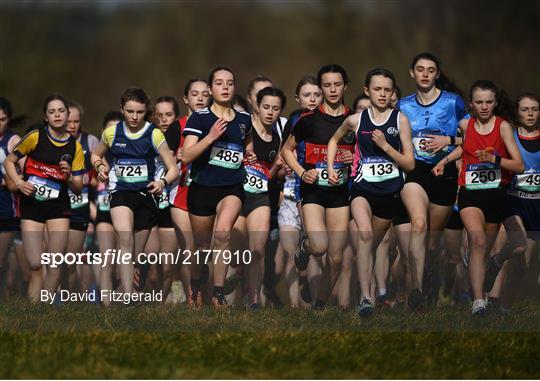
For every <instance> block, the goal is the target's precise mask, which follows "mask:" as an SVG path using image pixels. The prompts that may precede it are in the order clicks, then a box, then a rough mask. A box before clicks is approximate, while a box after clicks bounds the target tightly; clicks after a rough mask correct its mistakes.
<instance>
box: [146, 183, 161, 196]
mask: <svg viewBox="0 0 540 381" xmlns="http://www.w3.org/2000/svg"><path fill="white" fill-rule="evenodd" d="M146 188H148V192H150V193H152V194H155V195H160V194H161V192H163V188H165V183H164V182H163V181H161V180H158V181H152V182H150V183H148V185H147V186H146Z"/></svg>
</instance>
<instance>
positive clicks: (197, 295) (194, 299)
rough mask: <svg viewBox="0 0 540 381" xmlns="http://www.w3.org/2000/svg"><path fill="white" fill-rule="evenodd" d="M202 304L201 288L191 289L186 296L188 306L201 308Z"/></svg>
mask: <svg viewBox="0 0 540 381" xmlns="http://www.w3.org/2000/svg"><path fill="white" fill-rule="evenodd" d="M202 305H203V300H202V292H201V290H196V289H192V290H191V291H190V293H189V297H188V307H189V308H193V309H197V308H201V307H202Z"/></svg>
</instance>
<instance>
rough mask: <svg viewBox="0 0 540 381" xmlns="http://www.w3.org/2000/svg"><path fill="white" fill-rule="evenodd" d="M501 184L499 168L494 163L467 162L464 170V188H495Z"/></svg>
mask: <svg viewBox="0 0 540 381" xmlns="http://www.w3.org/2000/svg"><path fill="white" fill-rule="evenodd" d="M500 184H501V168H500V166H498V165H496V164H491V163H481V164H469V165H467V169H466V172H465V188H466V189H469V190H479V189H495V188H498V187H499V185H500Z"/></svg>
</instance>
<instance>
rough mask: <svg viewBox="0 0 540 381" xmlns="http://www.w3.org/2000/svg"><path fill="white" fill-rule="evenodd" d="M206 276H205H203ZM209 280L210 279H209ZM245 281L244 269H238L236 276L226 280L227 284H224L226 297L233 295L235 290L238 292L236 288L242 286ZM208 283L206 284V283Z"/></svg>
mask: <svg viewBox="0 0 540 381" xmlns="http://www.w3.org/2000/svg"><path fill="white" fill-rule="evenodd" d="M203 276H204V275H203ZM207 279H208V278H207ZM242 280H244V276H243V274H242V268H241V267H238V268H237V269H236V270H235V271H234V274H233V275H231V276H230V277H228V278H227V279H225V283H224V284H223V293H224V294H225V295H230V294H232V293H233V291H234V290H236V287H238V285H240V283H241V282H242ZM205 283H206V282H205Z"/></svg>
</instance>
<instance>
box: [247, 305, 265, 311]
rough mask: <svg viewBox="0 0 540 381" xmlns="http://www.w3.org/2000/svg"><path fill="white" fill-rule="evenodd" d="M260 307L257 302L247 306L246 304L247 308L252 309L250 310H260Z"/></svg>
mask: <svg viewBox="0 0 540 381" xmlns="http://www.w3.org/2000/svg"><path fill="white" fill-rule="evenodd" d="M261 308H262V307H261V305H260V304H259V303H251V304H250V305H249V306H248V309H250V310H252V311H258V310H260V309H261Z"/></svg>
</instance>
